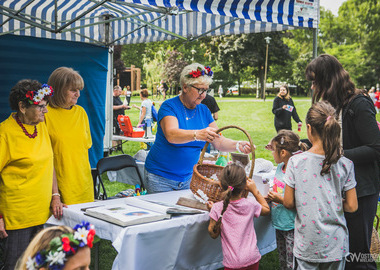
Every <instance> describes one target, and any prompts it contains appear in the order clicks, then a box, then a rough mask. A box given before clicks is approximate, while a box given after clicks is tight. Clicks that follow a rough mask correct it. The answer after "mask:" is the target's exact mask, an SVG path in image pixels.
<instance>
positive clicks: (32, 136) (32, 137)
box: [15, 114, 37, 139]
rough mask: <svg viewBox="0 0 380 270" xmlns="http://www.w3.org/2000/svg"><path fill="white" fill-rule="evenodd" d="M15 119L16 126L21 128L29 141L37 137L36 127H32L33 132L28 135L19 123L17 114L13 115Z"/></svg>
mask: <svg viewBox="0 0 380 270" xmlns="http://www.w3.org/2000/svg"><path fill="white" fill-rule="evenodd" d="M15 119H16V122H17V124H18V125H19V126H20V127H21V128H22V131H24V133H25V135H26V136H28V137H29V138H31V139H34V138H35V137H37V126H34V132H33V134H30V133H29V132H28V131H27V130H26V128H25V127H24V125H23V124H22V123H21V121H20V118H18V116H17V114H15Z"/></svg>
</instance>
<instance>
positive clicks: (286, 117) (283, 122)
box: [272, 96, 302, 131]
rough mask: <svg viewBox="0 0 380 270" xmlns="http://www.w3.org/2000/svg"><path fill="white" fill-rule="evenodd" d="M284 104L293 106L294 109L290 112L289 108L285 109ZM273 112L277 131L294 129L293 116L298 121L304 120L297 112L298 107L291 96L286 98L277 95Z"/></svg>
mask: <svg viewBox="0 0 380 270" xmlns="http://www.w3.org/2000/svg"><path fill="white" fill-rule="evenodd" d="M284 105H290V106H293V107H294V108H293V111H292V112H289V111H287V110H284V109H283V108H282V106H284ZM272 113H273V114H274V126H275V128H276V130H277V131H279V130H280V129H289V130H292V121H291V120H292V119H291V117H293V119H294V121H296V122H297V123H299V122H302V121H301V120H300V118H299V116H298V114H297V110H296V107H295V106H294V103H293V100H292V99H291V98H290V99H289V100H286V99H283V98H280V97H278V96H277V97H276V98H275V99H274V100H273V109H272Z"/></svg>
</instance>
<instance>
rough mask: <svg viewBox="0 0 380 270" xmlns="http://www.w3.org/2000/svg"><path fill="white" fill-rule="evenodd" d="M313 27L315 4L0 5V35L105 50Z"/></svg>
mask: <svg viewBox="0 0 380 270" xmlns="http://www.w3.org/2000/svg"><path fill="white" fill-rule="evenodd" d="M318 23H319V0H176V1H174V0H129V1H122V0H108V1H107V0H56V1H54V0H0V35H4V34H9V33H12V34H15V35H25V36H34V37H42V38H52V39H58V40H67V41H79V42H87V43H95V44H103V45H106V46H108V45H111V44H131V43H143V42H152V41H159V40H168V39H173V38H179V39H183V40H190V41H191V40H193V39H196V38H199V37H201V36H205V35H208V36H210V35H231V34H240V33H255V32H270V31H281V30H287V29H294V28H317V27H318ZM107 32H108V34H107Z"/></svg>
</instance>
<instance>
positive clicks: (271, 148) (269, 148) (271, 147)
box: [265, 143, 274, 151]
mask: <svg viewBox="0 0 380 270" xmlns="http://www.w3.org/2000/svg"><path fill="white" fill-rule="evenodd" d="M265 149H267V150H269V151H274V148H273V145H271V144H269V143H268V144H267V145H266V146H265Z"/></svg>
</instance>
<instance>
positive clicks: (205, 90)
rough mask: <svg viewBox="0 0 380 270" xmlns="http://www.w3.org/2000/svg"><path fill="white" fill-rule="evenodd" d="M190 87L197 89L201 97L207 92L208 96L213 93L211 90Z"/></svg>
mask: <svg viewBox="0 0 380 270" xmlns="http://www.w3.org/2000/svg"><path fill="white" fill-rule="evenodd" d="M190 86H191V87H193V88H195V89H197V90H198V94H199V95H202V94H203V93H204V92H206V94H208V93H210V91H211V90H210V89H203V88H198V87H196V86H194V85H192V84H190Z"/></svg>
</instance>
